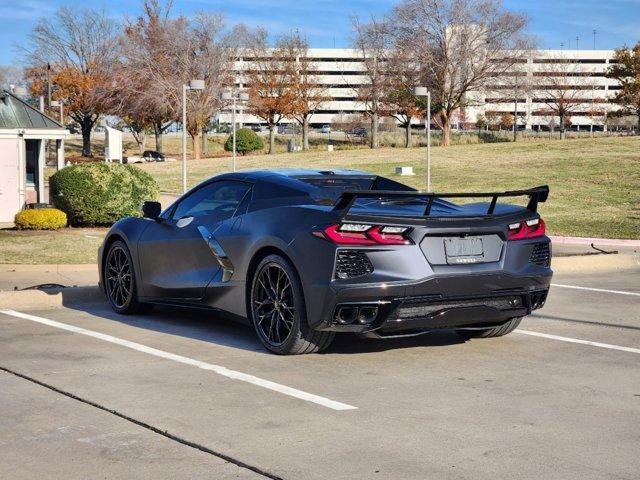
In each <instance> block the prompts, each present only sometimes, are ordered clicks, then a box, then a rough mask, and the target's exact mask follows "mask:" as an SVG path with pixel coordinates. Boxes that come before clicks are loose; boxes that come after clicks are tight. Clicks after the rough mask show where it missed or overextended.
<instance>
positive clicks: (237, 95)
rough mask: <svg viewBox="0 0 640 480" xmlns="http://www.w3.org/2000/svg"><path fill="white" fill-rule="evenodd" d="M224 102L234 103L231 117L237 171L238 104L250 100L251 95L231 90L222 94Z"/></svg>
mask: <svg viewBox="0 0 640 480" xmlns="http://www.w3.org/2000/svg"><path fill="white" fill-rule="evenodd" d="M222 100H225V101H229V100H231V101H232V102H233V113H232V115H231V122H232V123H233V126H232V127H231V131H232V133H231V136H232V138H233V148H232V150H233V171H234V172H235V171H236V102H237V101H241V102H245V101H247V100H249V94H248V93H246V92H235V91H231V90H227V91H224V92H222Z"/></svg>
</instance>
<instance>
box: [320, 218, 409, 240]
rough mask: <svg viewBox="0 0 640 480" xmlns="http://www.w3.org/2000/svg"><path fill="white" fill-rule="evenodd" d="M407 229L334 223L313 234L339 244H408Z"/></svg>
mask: <svg viewBox="0 0 640 480" xmlns="http://www.w3.org/2000/svg"><path fill="white" fill-rule="evenodd" d="M409 230H410V229H409V228H407V227H391V226H384V225H365V224H358V223H342V224H340V223H335V224H333V225H329V226H328V227H327V228H325V229H324V230H321V231H316V232H313V234H314V235H316V236H317V237H321V238H326V239H327V240H331V241H332V242H333V243H337V244H339V245H410V244H411V243H412V242H411V240H410V239H409V238H407V237H406V236H405V235H406V234H407V233H408V232H409Z"/></svg>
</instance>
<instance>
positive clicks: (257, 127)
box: [251, 124, 265, 132]
mask: <svg viewBox="0 0 640 480" xmlns="http://www.w3.org/2000/svg"><path fill="white" fill-rule="evenodd" d="M251 130H253V131H254V132H264V130H265V128H264V125H260V124H258V125H251Z"/></svg>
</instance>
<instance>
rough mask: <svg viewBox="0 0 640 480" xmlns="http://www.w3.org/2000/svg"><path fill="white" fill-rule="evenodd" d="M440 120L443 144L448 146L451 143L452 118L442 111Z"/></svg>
mask: <svg viewBox="0 0 640 480" xmlns="http://www.w3.org/2000/svg"><path fill="white" fill-rule="evenodd" d="M440 120H441V121H442V146H443V147H448V146H449V145H451V119H450V118H449V116H448V115H447V114H445V113H444V112H442V113H440Z"/></svg>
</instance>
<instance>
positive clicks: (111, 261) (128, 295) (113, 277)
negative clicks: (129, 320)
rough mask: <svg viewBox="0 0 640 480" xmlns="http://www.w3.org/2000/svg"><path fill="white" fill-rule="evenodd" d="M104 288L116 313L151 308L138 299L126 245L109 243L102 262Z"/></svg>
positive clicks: (134, 311) (135, 311) (139, 311)
mask: <svg viewBox="0 0 640 480" xmlns="http://www.w3.org/2000/svg"><path fill="white" fill-rule="evenodd" d="M103 277H104V290H105V293H106V294H107V298H108V300H109V303H110V304H111V307H112V308H113V309H114V310H115V311H116V312H118V313H142V312H144V311H148V310H150V309H151V308H152V306H151V305H149V304H144V303H141V302H139V301H138V293H137V289H136V279H135V272H134V270H133V261H132V260H131V254H130V253H129V249H128V248H127V246H126V245H125V244H124V243H123V242H121V241H119V240H118V241H116V242H113V243H112V244H111V246H110V247H109V251H108V253H107V258H106V260H105V262H104V273H103Z"/></svg>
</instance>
